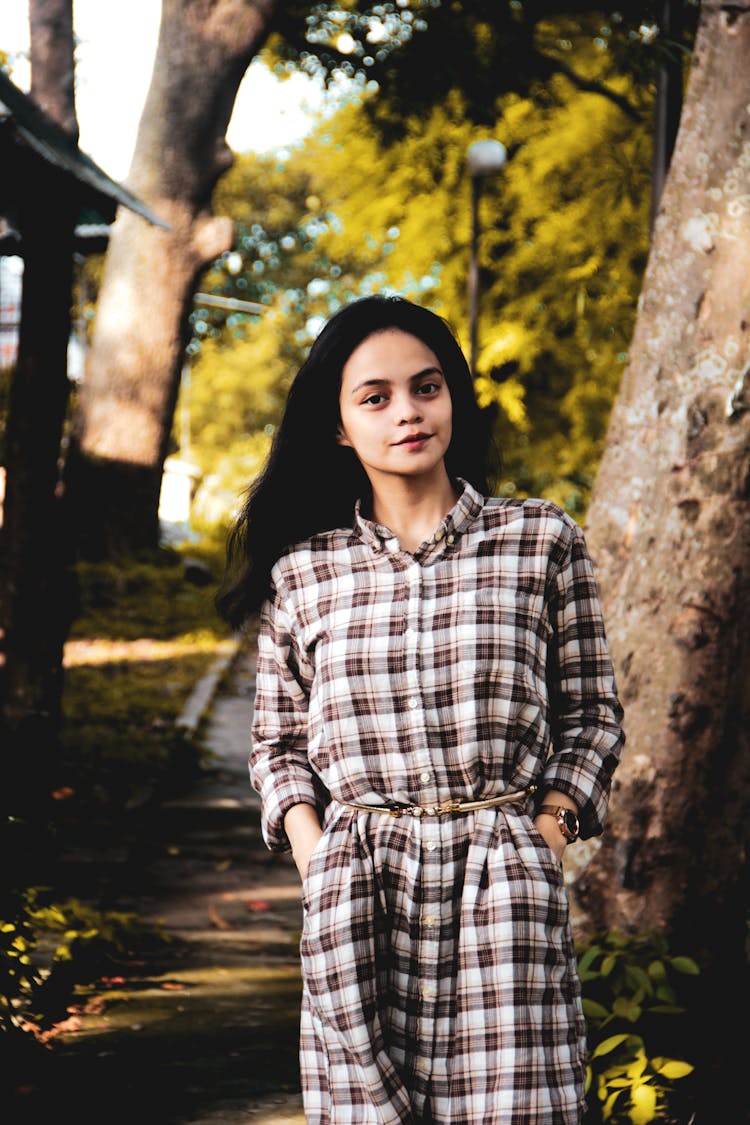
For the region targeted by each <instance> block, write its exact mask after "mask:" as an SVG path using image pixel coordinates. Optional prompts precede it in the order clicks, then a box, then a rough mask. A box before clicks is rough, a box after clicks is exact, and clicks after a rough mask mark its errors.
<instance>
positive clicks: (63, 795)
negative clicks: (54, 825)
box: [50, 785, 76, 801]
mask: <svg viewBox="0 0 750 1125" xmlns="http://www.w3.org/2000/svg"><path fill="white" fill-rule="evenodd" d="M75 795H76V791H75V789H73V787H72V786H70V785H61V786H60V788H59V789H53V790H52V792H51V793H50V797H51V798H52V800H53V801H69V800H70V798H71V797H75Z"/></svg>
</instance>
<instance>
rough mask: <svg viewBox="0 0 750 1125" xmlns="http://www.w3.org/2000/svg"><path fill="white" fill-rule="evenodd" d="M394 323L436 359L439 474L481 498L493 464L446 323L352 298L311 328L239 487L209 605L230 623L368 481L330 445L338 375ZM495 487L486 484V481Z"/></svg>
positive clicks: (420, 311) (391, 302)
mask: <svg viewBox="0 0 750 1125" xmlns="http://www.w3.org/2000/svg"><path fill="white" fill-rule="evenodd" d="M389 328H398V329H400V330H401V331H402V332H408V333H409V334H410V335H412V336H416V337H417V338H418V339H420V340H421V341H422V342H423V343H424V344H426V345H427V347H428V348H430V350H431V351H432V352H434V354H435V355H436V356H437V358H438V360H439V361H440V366H441V368H442V370H443V373H444V375H445V379H446V382H447V385H448V390H449V391H450V396H451V406H452V437H451V441H450V445H449V446H448V449H447V451H446V454H445V467H446V470H447V472H448V475H449V476H450V477H451V478H453V479H455V478H456V477H458V476H460V477H463V478H464V479H465V480H468V481H469V482H470V483H471V484H472V485H474V487H475V488H476V489H477V490H478V491H480V492H482V493H484V494H485V495H486V494H488V493H490V492H491V487H492V486H491V484H490V482H489V480H488V476H490V477H494V475H495V472H496V471H497V466H496V463H495V458H496V454H495V450H494V446H493V443H492V441H491V438H490V427H489V425H488V420H487V418H486V416H485V413H484V412H483V411H482V410H480V408H479V406H478V405H477V401H476V397H475V394H474V385H473V381H472V377H471V373H470V371H469V367H468V364H467V362H466V359H465V357H464V354H463V352H462V351H461V348H460V346H459V344H458V341H457V340H456V337H455V335H454V333H453V331H452V329H451V327H450V326H449V324H448V322H447V321H446V320H444V319H443V318H442V317H440V316H438V315H437V314H436V313H433V312H431V311H430V310H428V309H425V308H422V306H420V305H416V304H414V303H413V302H411V301H407V300H406V299H405V298H404V297H395V296H379V295H376V296H372V297H361V298H359V299H357V300H355V301H352V302H351V303H350V304H348V305H346V306H344V308H342V309H340V310H339V311H338V312H336V313H335V314H334V315H333V316H332V317H331V319H330V320H329V321H328V322H327V323H326V324H325V326H324V327H323V328H322V330H321V331H320V333H319V335H318V336H317V338H316V340H315V342H314V343H313V345H312V347H311V348H310V352H309V354H308V356H307V359H306V360H305V362H304V363H303V365H302V367H301V368H300V369H299V371H298V373H297V375H296V377H295V379H294V382H293V383H292V386H291V389H290V391H289V395H288V397H287V402H286V407H285V410H284V416H283V418H282V421H281V424H280V425H279V427H278V429H277V431H276V434H275V436H274V440H273V444H272V446H271V451H270V453H269V456H268V460H267V461H266V464H265V467H264V469H263V471H262V472H261V473H260V474H259V476H258V477H257V478H256V479H255V481H254V482H253V484H252V485H251V486H250V487H249V489H247V491H246V493H245V501H244V504H243V507H242V509H241V511H240V514H239V516H238V517H237V519H236V521H235V523H234V525H233V527H232V529H231V530H230V534H229V538H228V542H227V566H226V571H225V574H224V579H223V582H222V585H221V588H220V590H219V592H218V594H217V596H216V607H217V609H218V611H219V613H220V614H221V616H222V617H223V618H224V619H225V620H226V621H228V622H229V624H230V625H232V626H233V628H235V629H236V628H239V627H240V626H241V625H242V624H243V623H244V622H245V621H246V619H247V618H248V617H249V616H250V615H251V614H252V613H254V612H255V611H256V610H257V609H258V608H259V606H260V605H261V603H262V601H263V600H264V598H265V597H266V596H267V594H268V589H269V578H270V573H271V569H272V567H273V565H274V563H275V562H276V560H277V559H278V558H279V556H280V555H281V554H282V552H283V551H284V550H285V548H287V547H288V546H291V545H292V544H294V543H298V542H300V541H301V540H303V539H306V538H307V537H308V536H310V535H313V534H315V533H316V532H321V531H328V530H330V529H332V528H334V527H351V526H352V522H353V517H354V505H355V502H356V501H357V499H358V498H360V497H361V498H362V499H363V500H364V501H367V498H368V497H369V495H370V483H369V480H368V478H367V475H366V473H365V471H364V469H363V468H362V466H361V464H360V462H359V460H358V458H357V456H356V454H355V453H354V451H353V450H352V449H350V448H349V447H347V446H342V445H339V443H338V441H337V440H336V432H337V428H338V425H339V422H340V414H339V392H340V388H341V374H342V370H343V368H344V365H345V364H346V362H347V360H348V359H349V357H350V355H351V354H352V352H353V351H354V350H355V348H357V347H359V345H360V344H361V343H362V342H363V340H366V339H367V338H368V337H369V336H372V335H373V334H374V333H376V332H382V331H384V330H386V329H389ZM492 483H493V484H494V481H493V482H492Z"/></svg>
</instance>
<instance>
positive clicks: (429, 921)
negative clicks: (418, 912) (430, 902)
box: [424, 914, 437, 926]
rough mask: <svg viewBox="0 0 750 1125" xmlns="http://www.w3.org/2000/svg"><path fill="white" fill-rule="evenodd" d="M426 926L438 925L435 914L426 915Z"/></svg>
mask: <svg viewBox="0 0 750 1125" xmlns="http://www.w3.org/2000/svg"><path fill="white" fill-rule="evenodd" d="M424 924H425V926H434V925H436V924H437V916H436V915H435V914H425V916H424Z"/></svg>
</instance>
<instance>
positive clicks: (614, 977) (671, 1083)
mask: <svg viewBox="0 0 750 1125" xmlns="http://www.w3.org/2000/svg"><path fill="white" fill-rule="evenodd" d="M578 971H579V976H580V979H581V987H582V991H583V1011H584V1015H585V1017H586V1026H587V1041H588V1062H587V1074H586V1089H587V1092H588V1093H589V1111H588V1114H587V1116H586V1119H585V1120H586V1125H597V1123H598V1122H607V1123H608V1125H648V1123H650V1122H655V1121H662V1122H679V1121H683V1120H684V1121H686V1122H687V1120H688V1116H684V1114H685V1113H687V1111H686V1110H685V1108H684V1107H685V1096H686V1095H685V1092H684V1091H683V1090H682V1089H681V1088H679V1089H678V1087H676V1086H675V1083H677V1082H679V1080H680V1079H682V1078H685V1077H687V1076H688V1075H689V1074H691V1073H692V1071H693V1066H692V1064H691V1063H690V1062H687V1061H685V1060H684V1059H683V1058H681V1057H680V1056H681V1054H682V1053H683V1050H684V1048H685V1046H686V1031H685V1018H684V1017H685V1015H686V1012H687V1009H688V1006H689V1004H690V999H691V989H690V982H691V980H692V978H694V977H696V976H697V975H698V973H699V968H698V966H697V965H696V963H695V961H693V960H692V959H691V958H689V957H682V956H674V955H672V954H671V953H670V952H669V949H668V944H667V941H666V938H664V937H663V936H662V935H660V934H658V933H655V932H651V933H645V934H636V935H634V936H626V935H624V934H621V933H617V932H612V931H609V932H605V933H599V934H595V935H593V936H592V937H590V938H588V939H587V940H586V941H585V942H582V943H581V944H579V947H578Z"/></svg>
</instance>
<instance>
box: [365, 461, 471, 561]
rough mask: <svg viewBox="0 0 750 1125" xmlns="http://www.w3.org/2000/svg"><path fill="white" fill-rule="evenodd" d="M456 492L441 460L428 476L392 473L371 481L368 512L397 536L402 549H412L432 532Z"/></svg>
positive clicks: (448, 509) (450, 505)
mask: <svg viewBox="0 0 750 1125" xmlns="http://www.w3.org/2000/svg"><path fill="white" fill-rule="evenodd" d="M459 495H460V493H459V492H457V491H456V490H455V489H454V488H453V485H452V484H451V482H450V478H449V476H448V473H447V472H446V469H445V465H442V464H441V465H440V466H438V469H437V470H436V473H435V474H434V475H431V476H430V477H429V478H428V479H425V478H424V477H419V478H409V477H407V478H404V477H392V478H388V479H387V480H385V481H377V482H375V481H374V482H372V514H373V518H374V520H375V522H376V523H380V524H383V525H384V526H385V527H387V528H389V529H390V530H391V531H392V532H393V533H394V534H395V535H396V536H397V538H398V541H399V543H400V544H401V546H402V548H403V549H404V550H406V551H413V550H415V549H416V548H417V547H418V546H419V545H420V543H422V542H424V540H425V539H426V538H427V537H428V536H429V535H431V534H432V532H433V531H434V530H435V528H436V527H437V526H438V524H439V523H440V521H441V520H442V519H443V517H444V516H446V515H447V514H448V512H449V511H450V510H451V508H452V507H453V505H454V504H455V503H456V500H457V499H458V497H459Z"/></svg>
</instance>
